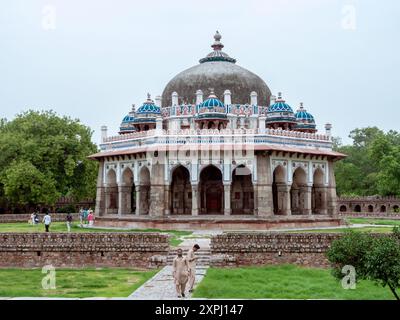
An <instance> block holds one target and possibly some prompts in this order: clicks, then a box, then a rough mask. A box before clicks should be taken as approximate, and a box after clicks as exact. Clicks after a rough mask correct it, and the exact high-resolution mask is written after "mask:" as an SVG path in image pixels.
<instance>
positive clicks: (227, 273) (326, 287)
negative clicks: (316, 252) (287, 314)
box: [193, 265, 394, 300]
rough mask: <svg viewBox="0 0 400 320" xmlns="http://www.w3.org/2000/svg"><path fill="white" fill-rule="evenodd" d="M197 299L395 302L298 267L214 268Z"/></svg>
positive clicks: (369, 287)
mask: <svg viewBox="0 0 400 320" xmlns="http://www.w3.org/2000/svg"><path fill="white" fill-rule="evenodd" d="M193 297H196V298H210V299H360V300H367V299H379V300H381V299H385V300H386V299H394V296H393V295H392V293H391V292H390V290H389V288H383V287H380V286H378V285H375V284H374V283H373V282H371V281H366V280H363V281H360V282H359V283H357V286H356V289H354V290H351V289H348V290H345V289H343V288H342V286H341V284H340V282H339V281H338V280H336V279H335V278H334V277H333V276H332V275H331V273H330V270H329V269H319V268H305V267H299V266H295V265H279V266H264V267H244V268H235V269H222V268H210V269H208V271H207V274H206V276H205V278H204V279H203V281H202V282H201V283H200V284H199V285H198V287H197V288H196V290H195V291H194V294H193Z"/></svg>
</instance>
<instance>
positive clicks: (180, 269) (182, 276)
mask: <svg viewBox="0 0 400 320" xmlns="http://www.w3.org/2000/svg"><path fill="white" fill-rule="evenodd" d="M177 254H178V255H177V257H175V259H174V262H173V273H172V275H173V277H174V281H175V288H176V293H177V294H178V298H182V297H185V288H186V283H187V281H188V272H189V271H188V270H189V265H188V262H187V260H186V258H185V257H183V255H182V249H178V250H177Z"/></svg>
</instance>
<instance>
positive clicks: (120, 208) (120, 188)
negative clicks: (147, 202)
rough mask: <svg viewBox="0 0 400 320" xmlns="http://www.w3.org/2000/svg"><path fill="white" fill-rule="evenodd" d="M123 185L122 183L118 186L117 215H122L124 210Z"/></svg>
mask: <svg viewBox="0 0 400 320" xmlns="http://www.w3.org/2000/svg"><path fill="white" fill-rule="evenodd" d="M124 191H125V187H124V186H123V185H120V186H118V215H119V216H122V213H126V212H125V201H124V197H125V192H124Z"/></svg>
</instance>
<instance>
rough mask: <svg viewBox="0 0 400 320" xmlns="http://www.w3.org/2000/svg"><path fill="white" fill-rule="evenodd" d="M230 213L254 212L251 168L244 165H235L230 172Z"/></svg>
mask: <svg viewBox="0 0 400 320" xmlns="http://www.w3.org/2000/svg"><path fill="white" fill-rule="evenodd" d="M230 196H231V208H232V214H253V213H254V187H253V182H252V174H251V170H250V169H249V168H247V167H246V166H245V165H239V166H237V167H236V168H235V169H234V170H233V172H232V185H231V195H230Z"/></svg>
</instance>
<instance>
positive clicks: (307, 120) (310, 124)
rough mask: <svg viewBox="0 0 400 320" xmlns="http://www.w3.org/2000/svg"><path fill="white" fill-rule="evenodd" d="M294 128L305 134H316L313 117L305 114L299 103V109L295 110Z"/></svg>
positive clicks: (307, 113) (305, 111)
mask: <svg viewBox="0 0 400 320" xmlns="http://www.w3.org/2000/svg"><path fill="white" fill-rule="evenodd" d="M295 117H296V122H297V124H296V126H295V129H296V130H299V131H305V132H316V131H317V130H316V128H317V126H316V124H315V120H314V117H313V116H312V114H311V113H309V112H307V110H306V109H304V107H303V103H300V107H299V109H297V111H296V114H295Z"/></svg>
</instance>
